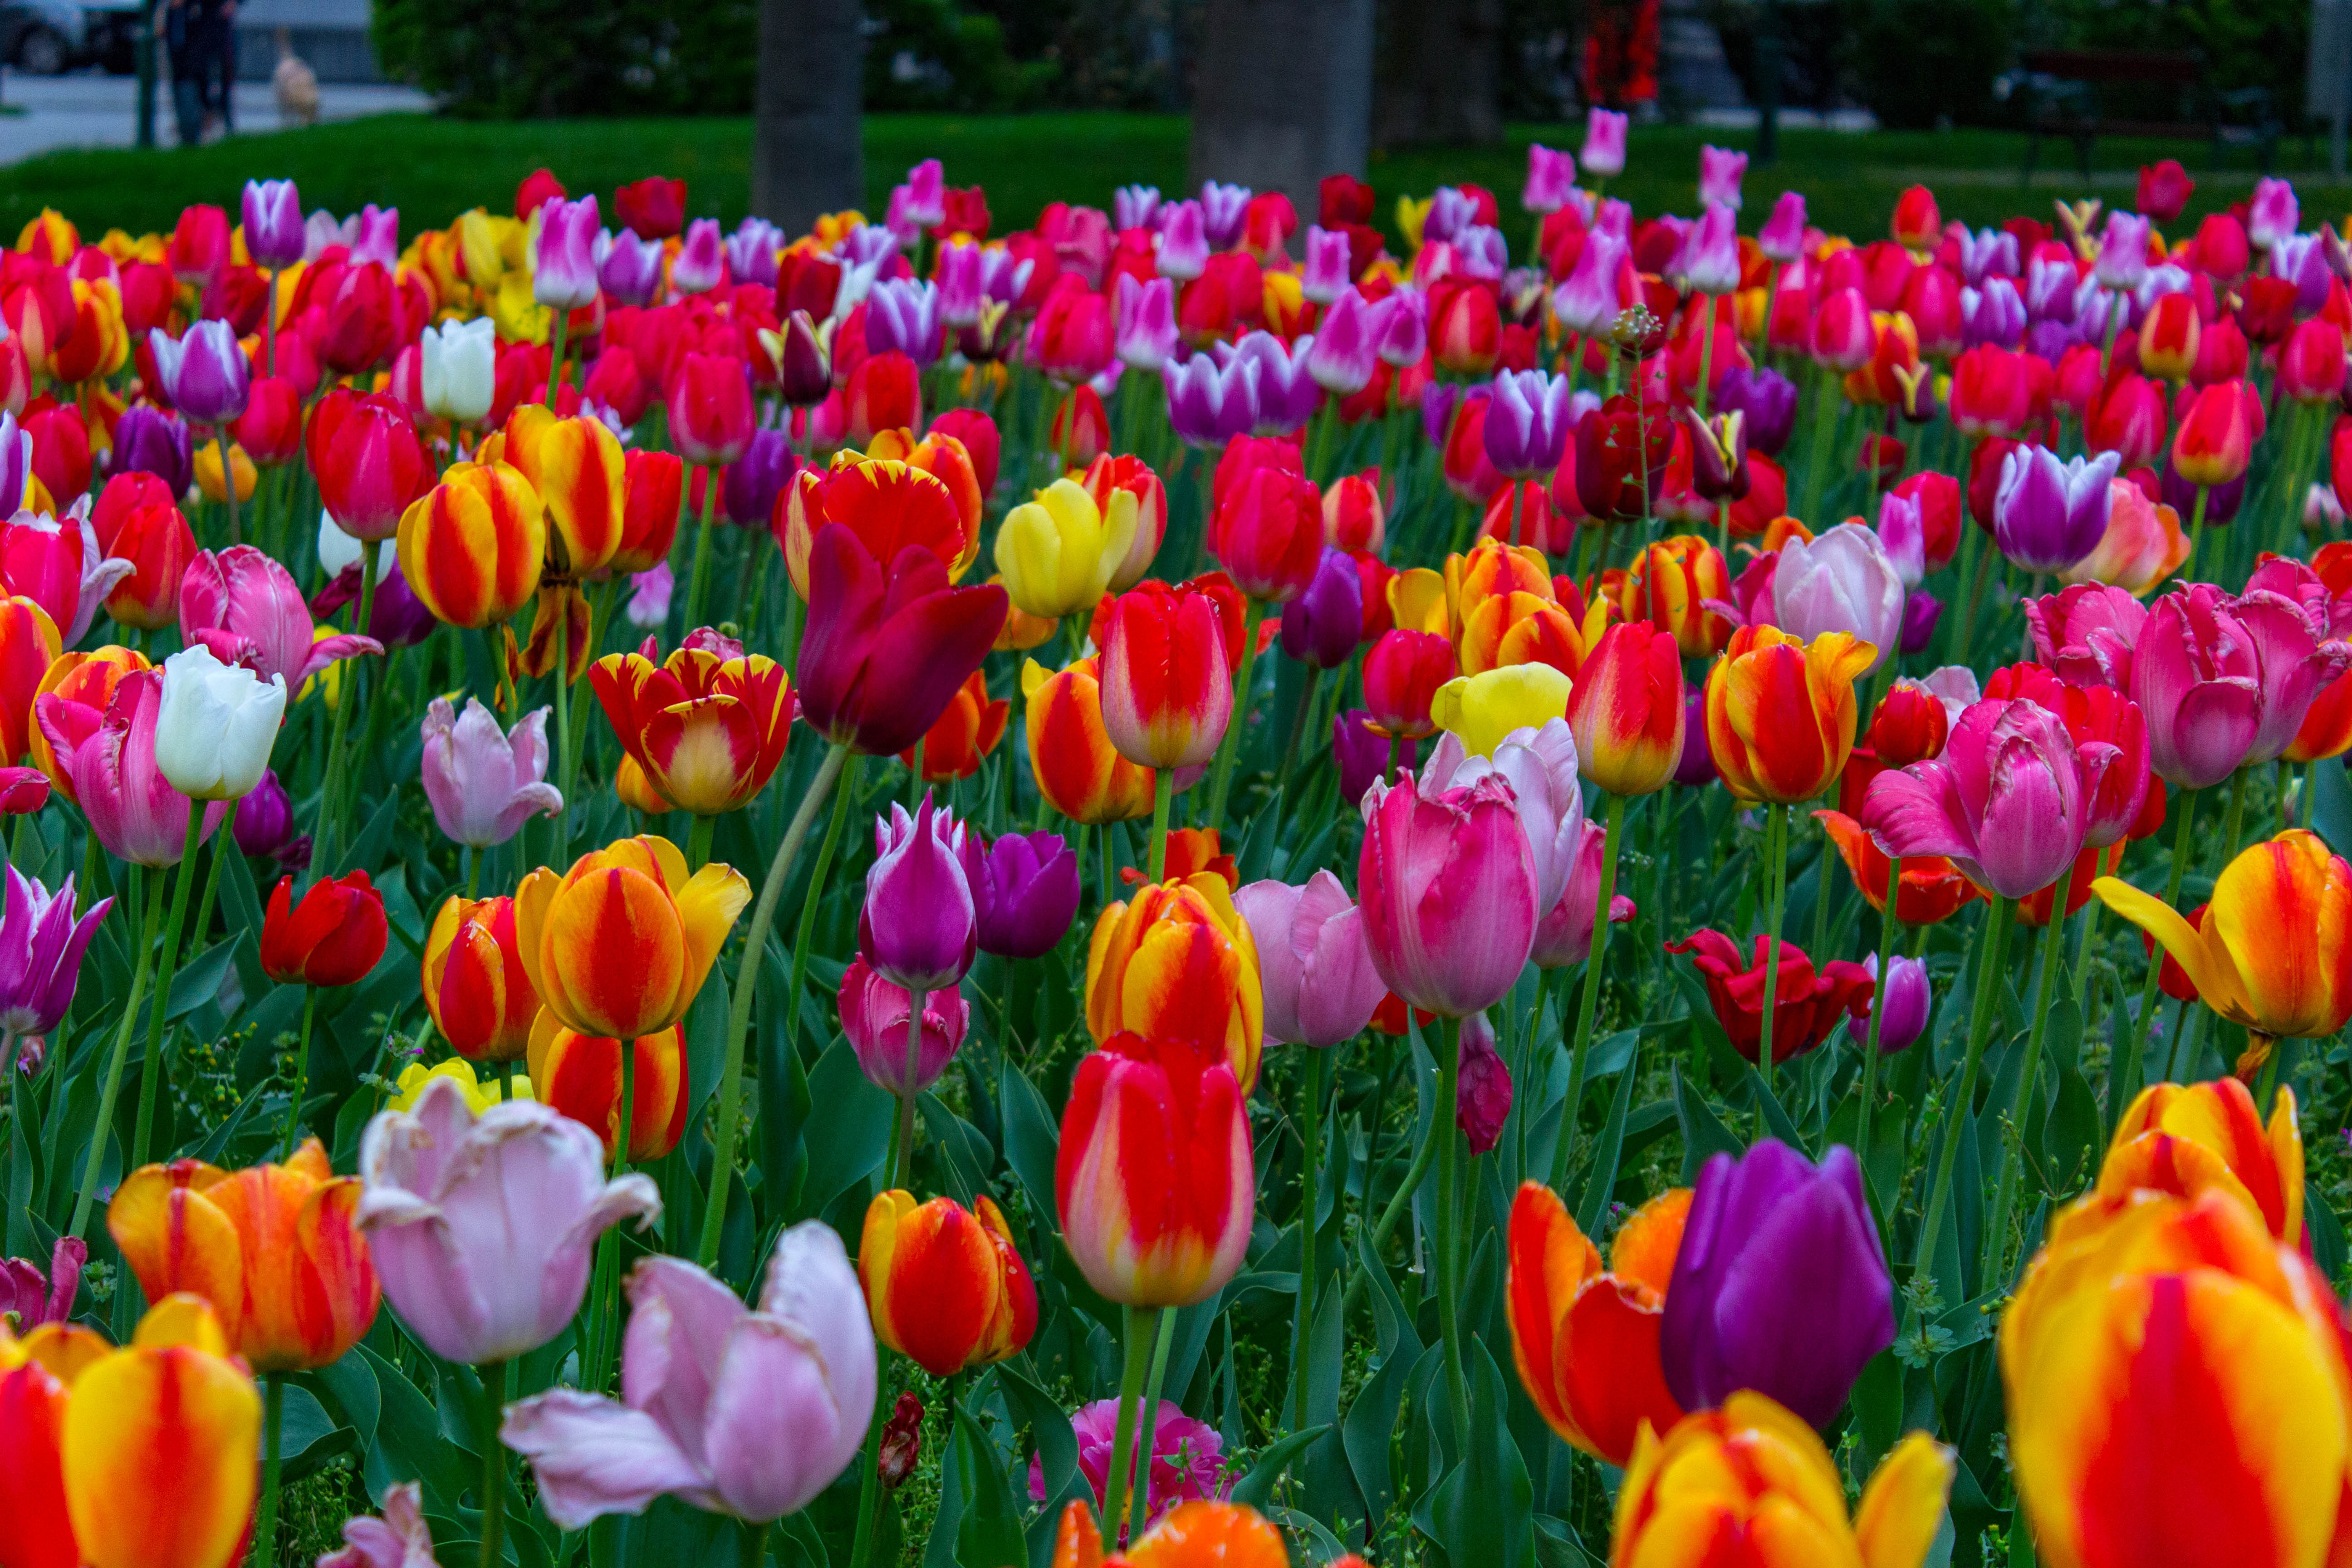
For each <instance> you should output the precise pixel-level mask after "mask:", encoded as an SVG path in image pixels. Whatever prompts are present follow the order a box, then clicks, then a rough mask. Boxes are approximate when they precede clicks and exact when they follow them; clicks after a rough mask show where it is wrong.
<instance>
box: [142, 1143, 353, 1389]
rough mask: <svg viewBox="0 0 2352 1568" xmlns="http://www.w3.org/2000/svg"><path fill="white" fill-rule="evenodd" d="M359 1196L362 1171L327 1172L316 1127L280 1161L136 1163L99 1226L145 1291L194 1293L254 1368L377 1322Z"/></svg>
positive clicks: (349, 1339)
mask: <svg viewBox="0 0 2352 1568" xmlns="http://www.w3.org/2000/svg"><path fill="white" fill-rule="evenodd" d="M359 1204H360V1184H359V1178H358V1177H356V1176H338V1175H336V1174H334V1173H333V1172H332V1170H331V1168H330V1167H329V1166H328V1163H327V1152H326V1150H325V1149H324V1148H322V1147H320V1143H319V1141H318V1140H317V1139H316V1138H313V1139H310V1140H309V1141H308V1142H305V1143H304V1144H303V1145H302V1147H301V1148H300V1149H299V1150H297V1151H296V1152H295V1153H294V1156H293V1158H291V1159H289V1160H288V1161H287V1162H286V1163H284V1164H282V1165H253V1166H249V1167H247V1169H245V1170H242V1171H233V1172H232V1171H223V1170H220V1169H218V1168H216V1167H215V1166H212V1165H207V1164H205V1163H203V1162H201V1161H198V1160H174V1161H173V1162H172V1163H170V1164H168V1165H142V1166H141V1167H140V1168H139V1169H138V1170H136V1171H133V1172H131V1174H130V1175H129V1176H127V1177H125V1178H124V1179H123V1183H122V1185H121V1186H120V1187H119V1188H117V1189H116V1190H115V1194H114V1199H113V1201H112V1202H111V1203H110V1204H109V1205H107V1210H106V1228H107V1232H108V1234H109V1235H110V1236H112V1237H114V1244H115V1245H116V1246H117V1247H121V1249H122V1257H123V1260H124V1261H125V1262H126V1263H128V1264H129V1265H130V1266H131V1271H132V1272H133V1273H135V1274H137V1275H138V1276H139V1285H140V1288H141V1289H143V1290H144V1291H146V1293H147V1299H148V1300H151V1301H160V1300H163V1298H164V1297H165V1296H167V1295H170V1294H172V1293H173V1292H175V1291H186V1292H188V1293H190V1294H192V1295H196V1296H201V1297H203V1298H204V1299H205V1300H206V1301H208V1302H210V1303H211V1304H212V1309H213V1311H214V1312H215V1314H216V1315H217V1316H218V1317H219V1319H220V1324H221V1331H222V1332H223V1333H224V1334H226V1335H227V1336H228V1340H229V1342H230V1343H231V1344H233V1345H234V1346H235V1347H236V1352H237V1353H238V1354H239V1355H241V1356H243V1357H244V1358H245V1359H246V1360H247V1362H249V1363H252V1365H253V1366H254V1367H255V1368H256V1369H257V1370H258V1371H262V1372H294V1371H304V1370H309V1369H311V1368H316V1367H322V1366H327V1365H329V1364H331V1363H333V1362H335V1361H337V1360H340V1359H341V1356H342V1353H343V1352H345V1351H347V1350H350V1349H351V1348H352V1345H353V1344H355V1343H357V1342H359V1338H360V1336H361V1335H362V1334H364V1333H366V1332H367V1331H368V1325H369V1324H371V1323H373V1321H375V1310H376V1303H377V1301H378V1300H380V1299H381V1294H380V1292H379V1291H378V1289H377V1288H376V1279H375V1266H374V1265H373V1263H371V1262H370V1261H369V1259H368V1249H367V1243H366V1242H365V1241H364V1240H362V1238H361V1236H360V1233H359V1229H358V1227H357V1226H355V1225H354V1224H353V1223H352V1218H353V1216H354V1215H356V1214H357V1213H358V1212H359Z"/></svg>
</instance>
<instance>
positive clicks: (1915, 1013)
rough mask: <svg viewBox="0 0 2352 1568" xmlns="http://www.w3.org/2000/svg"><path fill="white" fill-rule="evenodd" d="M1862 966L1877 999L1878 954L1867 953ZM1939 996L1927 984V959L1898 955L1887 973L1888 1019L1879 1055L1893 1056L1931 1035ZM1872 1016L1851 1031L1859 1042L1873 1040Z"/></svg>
mask: <svg viewBox="0 0 2352 1568" xmlns="http://www.w3.org/2000/svg"><path fill="white" fill-rule="evenodd" d="M1862 966H1863V967H1864V969H1867V970H1869V971H1870V979H1871V989H1872V993H1873V994H1876V991H1877V983H1878V954H1876V953H1874V952H1866V953H1864V954H1863V957H1862ZM1935 1000H1936V994H1935V990H1934V988H1933V987H1932V986H1931V985H1929V984H1928V981H1927V960H1925V959H1920V958H1906V957H1904V956H1903V955H1902V954H1901V953H1899V952H1898V953H1896V954H1895V955H1894V957H1893V959H1892V960H1891V961H1890V962H1889V963H1888V966H1887V971H1886V1016H1885V1017H1884V1018H1882V1019H1881V1020H1880V1021H1879V1025H1878V1054H1879V1055H1880V1056H1892V1055H1893V1054H1894V1053H1895V1052H1896V1051H1899V1050H1901V1049H1902V1048H1903V1047H1906V1046H1907V1045H1909V1044H1910V1043H1911V1042H1912V1041H1914V1040H1916V1039H1917V1038H1918V1037H1920V1036H1921V1035H1922V1034H1924V1033H1926V1032H1927V1013H1928V1010H1929V1009H1930V1008H1931V1007H1932V1006H1933V1005H1935ZM1869 1028H1870V1016H1869V1013H1868V1011H1867V1010H1865V1011H1864V1015H1863V1016H1862V1017H1860V1018H1859V1019H1857V1020H1855V1022H1854V1024H1853V1029H1852V1030H1851V1031H1850V1032H1851V1033H1852V1034H1853V1037H1854V1038H1855V1039H1857V1040H1867V1039H1868V1038H1869V1037H1870V1035H1869Z"/></svg>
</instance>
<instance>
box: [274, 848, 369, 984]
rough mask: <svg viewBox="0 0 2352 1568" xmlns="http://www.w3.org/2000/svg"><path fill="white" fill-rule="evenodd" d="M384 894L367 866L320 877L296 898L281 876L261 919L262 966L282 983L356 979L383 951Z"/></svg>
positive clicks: (361, 977) (290, 880)
mask: <svg viewBox="0 0 2352 1568" xmlns="http://www.w3.org/2000/svg"><path fill="white" fill-rule="evenodd" d="M388 934H389V931H388V928H387V926H386V924H385V921H384V913H383V894H381V893H379V892H377V891H376V890H375V888H374V886H373V884H371V883H370V882H369V880H368V874H367V873H366V872H365V871H353V872H352V873H351V874H350V875H348V876H346V877H342V878H331V877H330V878H321V879H320V880H319V881H317V882H314V883H312V884H311V885H310V891H309V892H307V893H305V894H303V895H302V901H301V902H300V903H299V904H298V903H296V902H295V901H294V879H293V878H292V877H290V876H289V877H280V878H279V879H278V886H277V888H276V889H275V890H273V891H272V892H271V893H270V895H269V908H268V910H267V911H266V912H265V913H264V914H263V916H262V920H261V968H262V972H263V973H266V974H268V976H269V978H270V979H272V980H275V981H277V982H278V984H281V985H290V984H303V985H319V986H335V985H353V984H358V983H359V982H360V981H362V980H364V979H366V978H367V975H368V973H369V971H371V970H373V968H375V966H376V963H377V961H378V960H380V959H382V958H383V944H384V942H385V939H386V937H387V935H388Z"/></svg>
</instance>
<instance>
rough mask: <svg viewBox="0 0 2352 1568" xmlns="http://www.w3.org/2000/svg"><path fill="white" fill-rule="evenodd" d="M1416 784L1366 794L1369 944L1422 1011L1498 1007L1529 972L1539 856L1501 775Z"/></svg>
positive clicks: (1363, 863)
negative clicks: (1435, 785)
mask: <svg viewBox="0 0 2352 1568" xmlns="http://www.w3.org/2000/svg"><path fill="white" fill-rule="evenodd" d="M1422 791H1423V786H1422V784H1421V782H1420V781H1419V780H1418V779H1409V780H1406V781H1404V782H1402V783H1401V784H1395V785H1390V784H1381V783H1376V784H1373V785H1372V787H1371V788H1370V789H1369V790H1366V791H1365V792H1364V808H1363V809H1364V822H1365V826H1366V832H1365V834H1364V847H1363V850H1362V852H1361V855H1360V858H1359V859H1358V861H1357V867H1356V885H1357V887H1358V889H1360V892H1361V896H1362V909H1363V919H1364V941H1365V945H1366V946H1368V947H1370V949H1371V954H1372V967H1373V968H1375V969H1377V970H1378V971H1380V975H1381V979H1382V980H1384V981H1386V982H1387V983H1388V987H1389V989H1390V990H1391V991H1393V992H1395V993H1396V994H1398V995H1400V996H1402V997H1403V998H1404V999H1405V1000H1406V1001H1407V1002H1409V1003H1411V1004H1412V1005H1414V1006H1416V1007H1419V1008H1421V1009H1422V1010H1423V1011H1424V1012H1429V1013H1435V1014H1437V1015H1439V1016H1443V1017H1449V1018H1465V1017H1467V1016H1470V1015H1471V1014H1473V1013H1475V1012H1478V1011H1480V1010H1481V1009H1483V1008H1486V1007H1489V1006H1492V1005H1494V1004H1495V1002H1496V1001H1497V1000H1498V999H1499V998H1500V997H1501V996H1502V995H1503V994H1505V993H1506V992H1507V991H1509V990H1510V988H1511V985H1512V984H1513V982H1515V981H1517V979H1518V976H1519V971H1520V970H1521V969H1523V968H1525V967H1526V965H1527V962H1528V949H1529V948H1530V947H1531V946H1532V945H1533V944H1534V942H1535V932H1536V916H1537V913H1538V910H1537V907H1536V871H1535V861H1534V858H1533V856H1532V855H1531V854H1530V852H1529V850H1528V836H1527V833H1526V831H1525V830H1524V829H1523V828H1522V827H1521V826H1519V820H1518V811H1517V800H1516V797H1515V796H1514V795H1513V794H1512V791H1511V786H1510V785H1509V784H1507V783H1505V782H1504V780H1503V778H1502V777H1501V775H1499V774H1493V773H1490V774H1488V775H1486V776H1485V777H1483V778H1480V779H1479V780H1478V781H1477V782H1476V783H1475V784H1472V785H1470V786H1469V787H1468V788H1466V789H1446V790H1433V791H1431V792H1430V793H1429V794H1426V795H1424V794H1423V793H1422Z"/></svg>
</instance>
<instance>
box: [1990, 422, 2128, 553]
mask: <svg viewBox="0 0 2352 1568" xmlns="http://www.w3.org/2000/svg"><path fill="white" fill-rule="evenodd" d="M2122 463H2123V458H2122V457H2121V456H2120V455H2119V454H2117V453H2114V452H2102V453H2100V454H2099V455H2098V456H2097V457H2095V458H2074V460H2072V461H2071V462H2061V461H2059V459H2058V455H2057V454H2056V453H2055V452H2053V451H2051V450H2050V449H2049V448H2048V447H2018V448H2017V449H2016V450H2014V451H2012V452H2011V453H2010V454H2009V456H2008V457H2006V458H2002V459H2001V465H2000V489H1999V490H1998V491H1997V492H1996V493H1995V499H1994V500H1993V509H1992V512H1993V523H1992V527H1993V537H1994V538H1995V539H1996V540H1997V541H1998V542H2000V552H2001V553H2002V554H2003V555H2005V556H2007V557H2008V558H2009V559H2010V560H2011V562H2013V563H2015V564H2017V565H2018V566H2019V567H2021V568H2022V569H2023V570H2025V571H2028V572H2063V571H2064V570H2065V569H2066V568H2067V567H2069V566H2072V565H2074V563H2076V562H2077V561H2080V560H2082V559H2083V557H2084V556H2085V555H2088V554H2089V553H2090V552H2092V551H2094V550H2095V549H2097V548H2098V545H2099V540H2100V537H2101V536H2102V535H2104V534H2105V532H2106V531H2107V513H2108V510H2109V507H2110V505H2111V503H2112V497H2111V495H2110V492H2109V491H2108V489H2107V485H2108V481H2109V480H2111V479H2114V478H2115V477H2116V468H2119V467H2121V466H2122Z"/></svg>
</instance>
